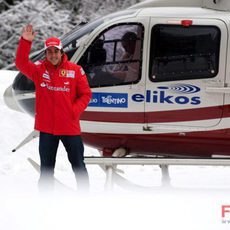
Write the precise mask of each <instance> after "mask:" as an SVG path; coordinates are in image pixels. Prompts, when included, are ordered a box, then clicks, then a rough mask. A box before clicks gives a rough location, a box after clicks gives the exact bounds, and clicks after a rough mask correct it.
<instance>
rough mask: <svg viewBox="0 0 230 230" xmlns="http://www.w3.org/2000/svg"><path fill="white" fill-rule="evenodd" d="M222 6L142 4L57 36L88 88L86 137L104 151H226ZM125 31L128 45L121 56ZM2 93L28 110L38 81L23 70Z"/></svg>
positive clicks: (229, 113)
mask: <svg viewBox="0 0 230 230" xmlns="http://www.w3.org/2000/svg"><path fill="white" fill-rule="evenodd" d="M229 11H230V2H229V1H227V0H193V1H190V0H175V1H170V0H151V1H144V2H141V3H139V4H136V5H133V6H131V7H130V8H128V9H125V10H122V11H119V12H115V13H112V14H109V15H106V16H104V17H100V18H98V19H95V20H93V21H92V22H89V23H87V24H84V25H82V26H81V27H77V28H76V29H73V30H72V31H70V32H69V33H67V34H65V35H63V36H62V37H61V40H62V43H63V47H64V52H65V53H66V54H67V56H68V58H69V59H70V60H71V61H72V62H75V63H78V64H79V65H81V66H82V67H83V69H84V71H85V72H86V75H87V78H88V81H89V84H90V87H91V89H92V92H93V96H92V98H91V101H90V103H89V105H88V107H87V109H86V111H85V112H84V113H83V114H82V116H81V118H80V120H81V128H82V139H83V141H84V143H85V144H86V145H88V146H91V147H93V148H96V149H98V150H99V151H100V152H101V154H102V156H105V157H106V156H127V155H132V154H138V155H140V156H145V155H158V156H165V157H207V158H212V157H223V156H224V157H229V156H230V109H229V108H230V97H229V93H230V87H229V84H230V74H229V72H230V65H229V64H228V63H229V59H230V52H229V51H230V46H229V28H230V27H229V25H230V20H229V16H230V12H229ZM127 32H128V33H132V34H135V36H134V37H133V38H131V39H129V40H128V43H129V45H130V44H131V43H132V44H134V45H135V47H134V51H133V53H132V55H130V56H131V57H130V58H127V59H123V56H122V54H123V53H124V52H125V48H124V34H126V33H127ZM43 57H44V50H41V51H38V52H36V53H35V54H33V55H32V56H31V60H32V61H34V62H36V61H38V60H40V59H42V58H43ZM121 73H122V74H121ZM119 74H120V76H119ZM121 75H122V76H123V78H122V77H121ZM118 76H119V77H118ZM4 98H5V103H6V104H7V105H8V107H9V108H11V109H14V110H17V111H22V112H25V113H28V114H29V115H31V116H34V113H35V111H34V104H35V100H36V98H35V87H34V84H33V82H32V81H31V80H29V79H28V78H26V77H25V76H24V75H23V74H22V73H20V72H19V73H18V74H17V76H16V78H15V80H14V82H13V83H12V85H11V86H9V88H7V89H6V91H5V94H4ZM38 135H39V133H38V132H37V131H33V132H32V133H31V134H29V136H28V137H27V138H26V139H25V140H24V141H23V142H22V143H20V145H19V146H18V147H16V148H15V149H14V150H17V149H18V148H19V147H21V146H22V145H23V144H25V143H27V142H28V141H30V140H31V139H33V138H34V137H36V136H38Z"/></svg>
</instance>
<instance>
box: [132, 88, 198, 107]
mask: <svg viewBox="0 0 230 230" xmlns="http://www.w3.org/2000/svg"><path fill="white" fill-rule="evenodd" d="M198 92H200V88H199V87H197V86H195V85H189V84H175V85H170V86H159V87H157V89H156V90H154V91H151V90H146V94H145V95H143V94H134V95H133V96H132V100H133V101H135V102H144V101H145V102H147V103H160V104H180V105H184V104H191V105H199V104H200V103H201V101H200V97H199V96H193V95H194V94H196V93H198Z"/></svg>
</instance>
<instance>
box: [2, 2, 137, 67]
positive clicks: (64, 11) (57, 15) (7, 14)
mask: <svg viewBox="0 0 230 230" xmlns="http://www.w3.org/2000/svg"><path fill="white" fill-rule="evenodd" d="M138 2H140V0H97V1H96V0H95V1H92V0H76V1H72V0H39V1H37V0H23V1H16V0H15V1H12V0H11V1H10V0H9V1H5V0H2V1H1V0H0V3H2V4H3V3H4V5H5V6H6V8H5V11H4V12H2V13H0V56H1V59H0V69H2V68H3V69H14V59H15V52H16V48H17V44H18V40H19V37H20V34H21V30H22V27H23V26H24V25H26V24H28V23H31V24H32V25H33V26H34V28H35V30H36V31H37V32H38V33H37V36H36V39H35V41H34V43H33V47H32V51H34V50H38V49H41V48H42V47H43V41H44V40H45V39H46V38H47V37H50V36H57V37H60V36H61V35H63V34H65V33H67V32H68V31H70V30H71V29H73V28H74V27H75V26H76V25H77V24H79V23H80V22H82V21H90V20H93V19H94V18H96V17H99V16H101V15H106V14H108V13H110V12H115V11H117V10H120V9H124V8H127V7H129V6H130V5H133V4H135V3H138Z"/></svg>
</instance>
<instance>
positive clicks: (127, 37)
mask: <svg viewBox="0 0 230 230" xmlns="http://www.w3.org/2000/svg"><path fill="white" fill-rule="evenodd" d="M121 40H122V41H136V40H137V35H136V34H135V33H134V32H131V31H129V32H126V33H125V34H124V35H123V36H122V38H121Z"/></svg>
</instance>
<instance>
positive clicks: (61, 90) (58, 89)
mask: <svg viewBox="0 0 230 230" xmlns="http://www.w3.org/2000/svg"><path fill="white" fill-rule="evenodd" d="M40 86H41V87H42V88H47V89H48V90H50V91H59V92H70V88H68V87H66V86H64V87H56V86H52V85H49V84H48V83H45V82H42V83H41V84H40Z"/></svg>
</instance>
